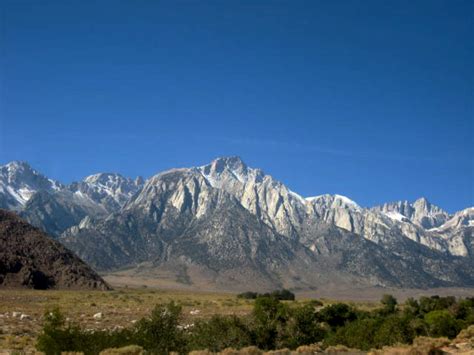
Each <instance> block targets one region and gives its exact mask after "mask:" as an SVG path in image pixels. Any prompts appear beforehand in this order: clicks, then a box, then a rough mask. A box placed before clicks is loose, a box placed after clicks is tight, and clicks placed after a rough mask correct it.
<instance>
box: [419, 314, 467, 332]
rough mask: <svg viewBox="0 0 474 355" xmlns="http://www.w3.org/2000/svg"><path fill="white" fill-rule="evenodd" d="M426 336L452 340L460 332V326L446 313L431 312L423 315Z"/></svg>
mask: <svg viewBox="0 0 474 355" xmlns="http://www.w3.org/2000/svg"><path fill="white" fill-rule="evenodd" d="M425 322H426V325H427V328H428V335H429V336H431V337H435V338H437V337H448V338H450V339H451V338H454V337H456V335H457V334H458V333H459V331H460V330H461V324H460V323H459V322H458V321H457V320H456V319H455V318H454V317H453V316H452V315H451V314H450V313H449V312H448V311H447V310H439V311H431V312H429V313H427V314H426V315H425Z"/></svg>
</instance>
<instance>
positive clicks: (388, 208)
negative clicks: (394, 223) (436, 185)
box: [373, 197, 451, 229]
mask: <svg viewBox="0 0 474 355" xmlns="http://www.w3.org/2000/svg"><path fill="white" fill-rule="evenodd" d="M373 210H376V211H380V212H383V213H385V214H386V215H387V216H389V217H391V218H393V216H395V218H396V219H399V220H402V219H404V218H406V219H408V220H409V221H411V222H412V223H414V224H416V225H418V226H420V227H423V228H425V229H431V228H435V227H439V226H441V225H443V224H444V223H446V221H448V220H449V218H451V216H450V215H449V213H447V212H446V211H444V210H443V209H441V208H440V207H438V206H436V205H433V204H432V203H431V202H429V201H428V200H427V199H426V198H425V197H421V198H419V199H417V200H415V201H414V202H409V201H397V202H390V203H385V204H384V205H382V206H376V207H374V208H373Z"/></svg>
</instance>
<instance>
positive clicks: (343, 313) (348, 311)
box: [318, 303, 357, 329]
mask: <svg viewBox="0 0 474 355" xmlns="http://www.w3.org/2000/svg"><path fill="white" fill-rule="evenodd" d="M356 318H357V314H356V312H355V311H354V309H353V308H352V307H351V306H349V305H347V304H345V303H335V304H332V305H330V306H327V307H324V308H323V309H322V310H321V311H319V313H318V319H319V320H320V321H321V322H325V323H327V324H328V325H329V326H330V327H331V328H333V329H335V328H337V327H342V326H343V325H344V324H346V323H347V322H351V321H353V320H355V319H356Z"/></svg>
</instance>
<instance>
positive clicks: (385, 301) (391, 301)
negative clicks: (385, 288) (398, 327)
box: [380, 294, 397, 314]
mask: <svg viewBox="0 0 474 355" xmlns="http://www.w3.org/2000/svg"><path fill="white" fill-rule="evenodd" d="M380 302H381V303H382V305H383V312H384V313H385V314H391V313H395V310H396V307H397V299H396V298H395V297H393V296H392V295H387V294H386V295H383V296H382V300H381V301H380Z"/></svg>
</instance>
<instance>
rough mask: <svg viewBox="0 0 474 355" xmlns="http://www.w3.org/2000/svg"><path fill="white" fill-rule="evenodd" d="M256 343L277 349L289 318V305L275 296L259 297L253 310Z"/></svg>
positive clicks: (260, 346)
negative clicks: (278, 341)
mask: <svg viewBox="0 0 474 355" xmlns="http://www.w3.org/2000/svg"><path fill="white" fill-rule="evenodd" d="M252 316H253V329H252V330H253V334H254V342H255V345H256V346H258V347H259V348H260V349H265V350H268V349H275V347H276V344H277V340H278V338H279V336H280V335H281V333H282V332H283V330H284V327H285V325H286V322H287V320H288V307H287V306H286V305H285V304H283V303H281V302H280V301H279V300H277V299H276V298H273V297H258V298H257V299H256V300H255V305H254V308H253V312H252Z"/></svg>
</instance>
